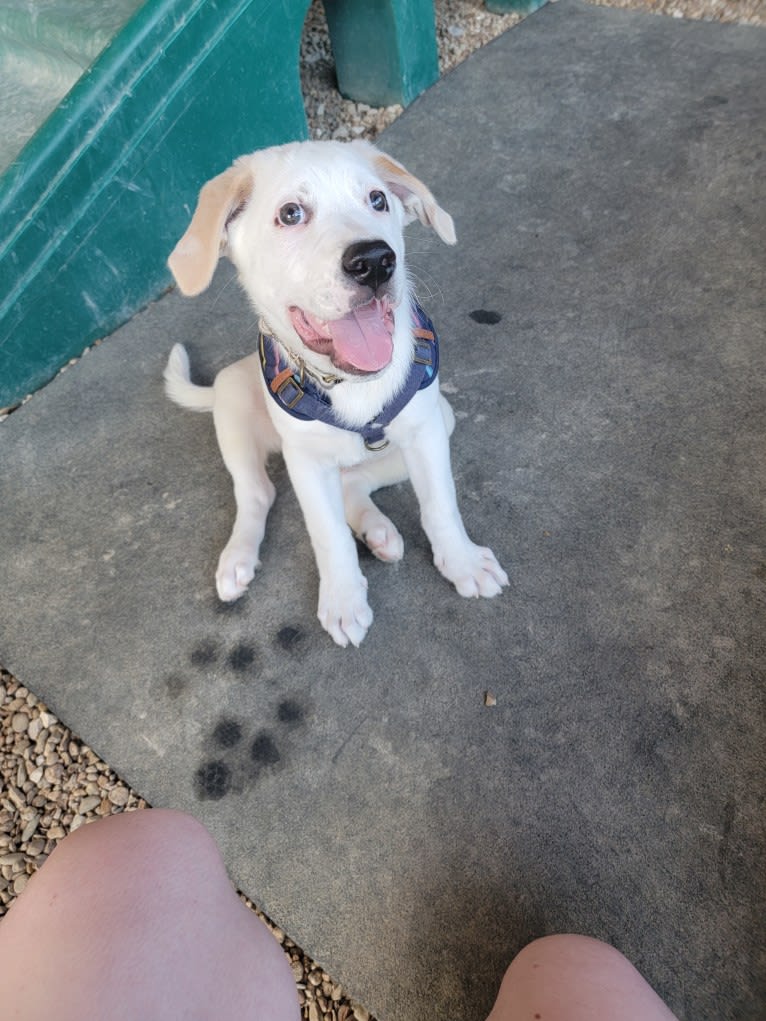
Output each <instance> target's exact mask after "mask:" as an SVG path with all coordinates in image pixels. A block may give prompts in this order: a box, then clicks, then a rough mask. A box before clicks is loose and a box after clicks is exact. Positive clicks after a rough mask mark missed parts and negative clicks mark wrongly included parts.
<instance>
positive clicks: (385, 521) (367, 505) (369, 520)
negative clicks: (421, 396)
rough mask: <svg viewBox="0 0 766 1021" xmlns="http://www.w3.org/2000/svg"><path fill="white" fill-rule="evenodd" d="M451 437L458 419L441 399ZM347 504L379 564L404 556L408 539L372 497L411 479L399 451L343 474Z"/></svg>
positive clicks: (349, 519)
mask: <svg viewBox="0 0 766 1021" xmlns="http://www.w3.org/2000/svg"><path fill="white" fill-rule="evenodd" d="M439 407H440V409H441V413H442V418H443V419H444V425H445V428H446V430H447V435H448V436H449V435H451V434H452V430H453V429H454V428H455V415H454V413H453V411H452V408H451V407H450V405H449V403H448V401H447V399H446V398H445V397H444V396H443V395H441V394H440V395H439ZM341 478H342V481H343V504H344V507H345V512H346V521H347V522H348V523H349V525H350V527H351V531H352V532H353V533H354V535H356V537H357V538H358V539H360V540H361V541H362V542H363V543H364V544H365V546H367V548H368V549H369V550H370V552H371V553H373V554H374V555H375V556H376V557H377V558H378V560H385V561H388V562H393V561H395V560H401V559H402V556H403V555H404V539H402V537H401V535H400V534H399V530H398V529H397V527H396V525H395V524H394V523H393V521H391V519H390V518H387V517H386V515H385V514H384V513H383V512H382V511H381V510H379V509H378V507H376V506H375V504H374V503H373V501H372V500H371V499H370V494H371V493H374V492H375V490H376V489H382V488H383V487H384V486H394V485H396V483H397V482H405V481H406V480H407V479H408V478H409V474H408V472H407V466H406V464H405V463H404V458H403V457H402V455H401V453H400V452H399V450H397V449H396V448H394V449H393V450H386V451H385V452H382V453H380V454H377V455H375V456H373V457H371V458H370V459H369V460H367V461H362V462H361V463H360V464H357V465H354V467H353V468H346V469H344V470H343V472H342V473H341Z"/></svg>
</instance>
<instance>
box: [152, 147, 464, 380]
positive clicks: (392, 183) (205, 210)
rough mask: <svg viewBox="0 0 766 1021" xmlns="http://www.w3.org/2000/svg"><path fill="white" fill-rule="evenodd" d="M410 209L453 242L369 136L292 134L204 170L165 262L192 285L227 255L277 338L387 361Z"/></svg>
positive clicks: (337, 364) (346, 361)
mask: <svg viewBox="0 0 766 1021" xmlns="http://www.w3.org/2000/svg"><path fill="white" fill-rule="evenodd" d="M414 219H418V220H420V221H421V222H422V223H424V224H426V225H428V226H430V227H433V229H434V230H435V231H436V233H437V234H438V235H439V237H440V238H441V239H442V240H443V241H445V242H446V243H447V244H454V243H455V228H454V225H453V223H452V217H451V216H450V215H449V214H448V213H446V212H445V211H444V210H443V209H441V208H440V207H439V206H438V205H437V203H436V200H435V199H434V197H433V195H432V194H431V192H430V191H429V190H428V188H426V186H425V185H424V184H423V183H422V182H421V181H419V180H418V179H417V178H416V177H414V176H413V175H412V174H410V173H409V172H408V171H407V170H405V168H404V167H403V166H402V165H401V164H400V163H397V162H396V160H393V159H392V158H391V157H390V156H387V155H386V154H385V153H382V152H380V151H379V150H378V149H376V148H375V147H374V146H373V145H371V144H370V143H368V142H362V141H356V142H294V143H290V144H288V145H282V146H276V147H274V148H271V149H264V150H261V151H260V152H256V153H253V154H252V155H250V156H242V157H241V158H240V159H238V160H237V161H236V162H235V163H234V165H233V166H231V167H230V168H229V169H228V170H226V171H224V172H223V173H222V174H220V175H219V176H218V177H215V178H213V180H211V181H208V183H207V184H206V185H205V186H204V187H203V189H202V191H201V192H200V196H199V201H198V203H197V208H196V210H195V212H194V216H193V218H192V221H191V223H190V225H189V228H188V230H187V231H186V233H185V234H184V236H183V237H182V238H181V240H180V241H179V242H178V244H177V245H176V247H175V249H174V250H173V252H172V254H171V256H170V258H169V260H168V265H169V266H170V269H171V271H172V273H173V276H174V277H175V279H176V282H177V283H178V286H179V288H180V290H181V291H182V292H183V293H184V294H187V295H195V294H200V293H201V292H202V291H204V290H205V288H206V287H207V286H208V284H209V283H210V281H211V279H212V277H213V273H214V271H215V267H216V263H217V262H218V258H219V256H220V255H222V254H226V255H228V256H229V258H231V260H232V262H233V263H234V264H235V266H236V267H237V269H238V271H239V276H240V280H241V282H242V284H243V286H244V288H245V290H246V292H247V293H248V295H249V297H250V298H251V300H252V302H253V304H254V305H255V308H256V310H257V311H258V313H259V314H260V315H262V316H263V317H264V319H265V320H266V322H267V324H268V326H269V329H270V330H271V331H272V332H273V333H274V335H275V336H276V337H277V338H278V339H279V340H280V341H281V342H282V343H283V344H285V346H286V347H287V348H288V349H290V350H292V351H294V352H297V353H300V354H301V355H302V356H304V357H305V356H306V354H307V352H308V354H309V356H308V357H307V360H308V361H309V362H311V363H313V364H318V365H319V367H321V368H328V367H329V365H332V366H333V367H334V369H335V370H339V371H341V372H343V373H348V374H351V375H359V374H368V373H375V372H379V371H380V370H381V369H383V368H385V367H386V366H387V365H388V364H389V362H390V361H391V357H392V350H393V334H394V327H395V319H396V316H397V313H398V310H399V308H400V306H403V307H404V314H406V315H407V316H409V309H408V308H407V307H406V306H407V304H408V300H407V299H408V282H407V276H406V271H405V266H404V242H403V237H402V228H403V227H404V225H405V224H407V223H410V222H411V221H412V220H414ZM403 303H404V305H403ZM312 356H313V357H312Z"/></svg>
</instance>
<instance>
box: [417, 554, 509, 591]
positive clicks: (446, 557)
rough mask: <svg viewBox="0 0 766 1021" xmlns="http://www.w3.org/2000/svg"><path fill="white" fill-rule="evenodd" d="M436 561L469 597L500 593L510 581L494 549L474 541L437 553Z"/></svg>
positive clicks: (447, 577)
mask: <svg viewBox="0 0 766 1021" xmlns="http://www.w3.org/2000/svg"><path fill="white" fill-rule="evenodd" d="M434 563H435V564H436V566H437V567H438V569H439V570H440V571H441V573H442V574H443V575H444V577H445V578H446V579H447V580H448V581H451V582H452V584H453V585H454V586H455V588H456V589H457V591H458V593H459V594H460V595H461V596H465V598H466V599H476V598H478V597H479V596H484V597H485V598H487V599H491V598H492V596H497V595H500V593H501V592H502V590H503V588H504V587H505V586H506V585H507V584H508V575H507V574H506V573H505V571H504V570H503V569H502V567H501V566H500V564H498V562H497V560H496V558H495V554H494V553H493V552H492V550H491V549H487V547H486V546H476V545H474V543H472V542H469V543H467V544H466V545H465V547H463V548H462V549H460V550H457V551H452V552H450V553H446V554H442V553H434Z"/></svg>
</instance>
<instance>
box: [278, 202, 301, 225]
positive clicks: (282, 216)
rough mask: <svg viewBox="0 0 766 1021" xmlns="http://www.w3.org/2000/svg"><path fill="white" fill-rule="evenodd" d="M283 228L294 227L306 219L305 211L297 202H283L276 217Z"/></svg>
mask: <svg viewBox="0 0 766 1021" xmlns="http://www.w3.org/2000/svg"><path fill="white" fill-rule="evenodd" d="M277 219H278V220H279V222H280V223H281V224H282V226H283V227H294V226H295V225H296V224H297V223H303V221H304V220H305V219H306V210H305V209H304V208H303V206H301V205H299V204H298V203H297V202H285V204H284V205H283V206H282V208H281V209H280V210H279V215H278V217H277Z"/></svg>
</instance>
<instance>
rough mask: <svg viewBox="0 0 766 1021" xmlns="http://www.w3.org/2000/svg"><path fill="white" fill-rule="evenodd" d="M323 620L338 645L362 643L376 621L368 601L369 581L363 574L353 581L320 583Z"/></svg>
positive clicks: (320, 610) (322, 623)
mask: <svg viewBox="0 0 766 1021" xmlns="http://www.w3.org/2000/svg"><path fill="white" fill-rule="evenodd" d="M317 616H318V617H319V622H320V624H321V625H322V627H323V628H324V629H325V631H327V632H328V634H329V635H330V637H331V638H332V640H333V641H334V642H336V643H337V644H338V645H341V646H343V648H345V647H346V646H347V645H348V643H349V642H351V644H352V645H356V646H358V645H359V644H360V643H361V642H362V639H363V638H364V636H365V635H366V634H367V632H368V630H369V628H370V624H372V610H371V609H370V607H369V604H368V602H367V581H366V580H365V578H364V577H363V576H362V575H361V574H360V575H359V580H358V581H357V582H354V583H352V584H347V585H339V584H334V583H332V582H321V583H320V586H319V609H318V611H317Z"/></svg>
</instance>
